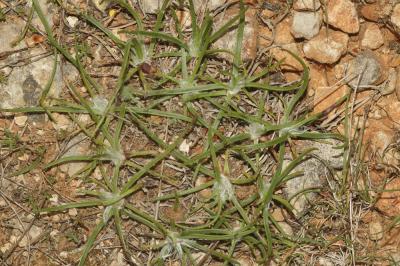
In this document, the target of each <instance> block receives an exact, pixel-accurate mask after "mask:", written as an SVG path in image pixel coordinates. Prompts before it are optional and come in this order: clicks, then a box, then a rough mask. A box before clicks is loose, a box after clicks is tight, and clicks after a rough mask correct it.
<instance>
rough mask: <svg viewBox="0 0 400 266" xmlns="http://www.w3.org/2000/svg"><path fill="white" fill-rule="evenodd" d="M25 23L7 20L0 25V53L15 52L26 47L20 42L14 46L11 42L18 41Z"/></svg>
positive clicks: (12, 19) (14, 19)
mask: <svg viewBox="0 0 400 266" xmlns="http://www.w3.org/2000/svg"><path fill="white" fill-rule="evenodd" d="M24 27H25V23H24V22H23V21H22V20H20V19H16V18H9V19H8V20H7V22H5V23H4V22H3V23H0V53H4V52H11V51H16V50H19V49H23V48H25V47H26V44H25V42H23V41H21V42H19V43H18V44H17V45H16V46H14V45H13V42H14V41H15V40H17V39H18V37H19V35H20V33H21V31H22V30H23V29H24Z"/></svg>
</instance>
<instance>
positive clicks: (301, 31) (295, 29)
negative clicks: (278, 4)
mask: <svg viewBox="0 0 400 266" xmlns="http://www.w3.org/2000/svg"><path fill="white" fill-rule="evenodd" d="M321 22H322V18H321V14H320V13H319V12H294V14H293V23H292V30H291V32H292V34H293V36H294V37H295V38H305V39H308V40H309V39H311V38H312V37H314V36H316V35H317V34H318V32H319V29H320V27H321Z"/></svg>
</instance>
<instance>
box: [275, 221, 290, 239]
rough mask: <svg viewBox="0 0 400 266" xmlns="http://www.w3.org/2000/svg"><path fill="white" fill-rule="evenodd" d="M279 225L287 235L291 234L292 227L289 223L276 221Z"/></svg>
mask: <svg viewBox="0 0 400 266" xmlns="http://www.w3.org/2000/svg"><path fill="white" fill-rule="evenodd" d="M278 224H279V226H280V227H281V228H282V230H283V232H284V233H285V234H287V235H289V236H293V229H292V227H291V226H290V225H288V224H287V223H285V222H278Z"/></svg>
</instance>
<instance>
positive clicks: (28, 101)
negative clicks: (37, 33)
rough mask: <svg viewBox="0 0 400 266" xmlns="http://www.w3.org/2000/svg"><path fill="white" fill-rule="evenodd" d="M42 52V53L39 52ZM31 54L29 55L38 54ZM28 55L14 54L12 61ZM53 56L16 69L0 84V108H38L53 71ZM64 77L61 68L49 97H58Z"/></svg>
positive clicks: (58, 70)
mask: <svg viewBox="0 0 400 266" xmlns="http://www.w3.org/2000/svg"><path fill="white" fill-rule="evenodd" d="M39 52H41V51H39ZM39 52H38V51H36V52H32V51H31V52H29V54H33V53H35V54H37V53H39ZM22 56H26V55H20V54H13V56H11V59H10V60H14V59H15V60H17V59H18V57H22ZM53 65H54V58H53V56H49V57H45V58H42V59H40V60H38V61H35V62H33V63H31V64H28V65H23V66H21V67H15V68H14V69H13V71H12V72H11V73H10V75H9V76H8V78H7V82H5V83H2V84H0V99H2V100H1V101H0V108H16V107H23V106H36V105H37V104H38V100H39V97H40V95H41V93H42V90H43V88H44V87H45V86H46V84H47V82H48V80H49V78H50V76H51V72H52V69H53ZM62 84H63V82H62V76H61V71H60V69H59V67H57V72H56V75H55V77H54V81H53V84H52V87H51V89H50V92H49V94H48V96H52V97H58V95H59V94H60V92H61V89H62Z"/></svg>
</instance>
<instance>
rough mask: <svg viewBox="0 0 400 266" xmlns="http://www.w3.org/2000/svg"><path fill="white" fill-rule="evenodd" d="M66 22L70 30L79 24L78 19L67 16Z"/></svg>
mask: <svg viewBox="0 0 400 266" xmlns="http://www.w3.org/2000/svg"><path fill="white" fill-rule="evenodd" d="M67 22H68V24H69V26H70V27H71V28H75V26H76V25H77V24H78V22H79V18H77V17H75V16H68V17H67Z"/></svg>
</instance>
